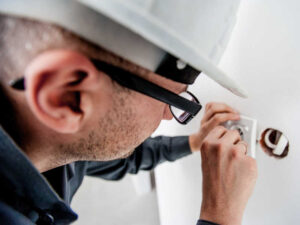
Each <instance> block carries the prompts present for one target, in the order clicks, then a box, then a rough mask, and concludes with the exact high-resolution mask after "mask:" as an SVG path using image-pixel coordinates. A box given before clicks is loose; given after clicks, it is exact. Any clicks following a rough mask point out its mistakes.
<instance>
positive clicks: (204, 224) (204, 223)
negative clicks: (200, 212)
mask: <svg viewBox="0 0 300 225" xmlns="http://www.w3.org/2000/svg"><path fill="white" fill-rule="evenodd" d="M197 225H220V224H217V223H213V222H209V221H207V220H198V223H197Z"/></svg>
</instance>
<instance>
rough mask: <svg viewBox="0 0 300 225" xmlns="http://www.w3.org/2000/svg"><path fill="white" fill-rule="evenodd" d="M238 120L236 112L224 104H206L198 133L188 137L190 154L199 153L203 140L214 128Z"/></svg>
mask: <svg viewBox="0 0 300 225" xmlns="http://www.w3.org/2000/svg"><path fill="white" fill-rule="evenodd" d="M239 119H240V116H239V114H238V112H237V111H235V110H234V109H232V108H231V107H229V106H228V105H226V104H223V103H213V102H211V103H208V104H206V107H205V112H204V116H203V118H202V120H201V126H200V130H199V132H197V133H195V134H192V135H191V136H190V137H189V143H190V147H191V150H192V152H195V151H200V149H201V145H202V143H203V140H204V139H205V137H206V136H207V135H208V134H209V132H210V131H212V130H213V129H214V128H215V127H216V126H218V125H220V124H221V123H224V122H226V121H228V120H239Z"/></svg>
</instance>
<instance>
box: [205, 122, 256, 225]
mask: <svg viewBox="0 0 300 225" xmlns="http://www.w3.org/2000/svg"><path fill="white" fill-rule="evenodd" d="M246 151H247V144H246V143H245V142H243V141H241V137H240V135H239V133H238V131H235V130H230V131H229V130H227V129H226V128H224V127H223V126H217V127H215V128H214V129H213V130H212V131H211V132H210V133H209V134H208V135H207V136H206V138H205V140H204V141H203V143H202V147H201V156H202V174H203V184H202V192H203V196H202V198H203V199H202V207H201V215H200V219H203V220H208V221H211V222H215V223H219V224H222V225H240V224H241V221H242V217H243V212H244V209H245V207H246V204H247V201H248V199H249V197H250V195H251V193H252V191H253V188H254V185H255V182H256V178H257V166H256V161H255V160H254V159H253V158H251V157H250V156H247V155H246Z"/></svg>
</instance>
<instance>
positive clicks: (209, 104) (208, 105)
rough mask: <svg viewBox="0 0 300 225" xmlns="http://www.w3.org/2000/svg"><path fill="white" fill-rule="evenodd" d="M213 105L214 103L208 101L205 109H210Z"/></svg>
mask: <svg viewBox="0 0 300 225" xmlns="http://www.w3.org/2000/svg"><path fill="white" fill-rule="evenodd" d="M211 105H212V103H211V102H209V103H207V104H206V106H205V109H206V110H208V109H210V108H211Z"/></svg>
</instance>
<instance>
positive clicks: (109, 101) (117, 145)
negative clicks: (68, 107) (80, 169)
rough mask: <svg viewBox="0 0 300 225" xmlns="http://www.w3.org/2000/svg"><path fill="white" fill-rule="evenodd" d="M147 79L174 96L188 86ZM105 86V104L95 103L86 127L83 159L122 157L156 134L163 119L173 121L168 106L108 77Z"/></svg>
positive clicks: (164, 80) (161, 78)
mask: <svg viewBox="0 0 300 225" xmlns="http://www.w3.org/2000/svg"><path fill="white" fill-rule="evenodd" d="M146 79H147V80H149V81H151V82H153V83H155V84H157V85H159V86H161V87H164V88H166V89H168V90H170V91H172V92H175V93H181V92H182V91H184V90H185V89H186V87H187V86H186V85H184V84H180V83H177V82H174V81H171V80H169V79H166V78H163V77H161V76H159V75H156V74H151V75H149V76H147V78H146ZM105 87H106V92H107V97H106V102H105V103H104V102H102V103H97V104H98V106H99V108H98V109H99V113H98V112H97V110H96V111H95V113H94V118H93V119H91V121H90V124H89V128H90V129H89V133H88V137H87V138H86V139H85V144H84V145H82V144H81V146H85V150H84V153H85V156H83V155H82V157H83V158H84V157H87V158H88V159H94V160H112V159H117V158H125V157H127V156H129V155H130V154H131V153H132V152H133V151H134V149H135V147H137V146H138V145H139V144H141V143H142V142H143V141H144V140H145V139H146V138H147V137H149V136H150V135H151V134H152V133H153V132H154V131H155V129H156V128H157V127H158V125H159V124H160V122H161V120H162V119H167V120H170V119H172V118H173V116H172V114H171V112H170V109H169V106H168V105H167V104H165V103H162V102H160V101H158V100H155V99H153V98H150V97H148V96H146V95H143V94H140V93H138V92H135V91H132V90H128V89H125V88H123V87H121V86H119V85H118V84H116V83H115V82H113V81H111V80H110V79H109V78H108V77H107V85H105ZM101 105H102V107H103V105H105V106H106V107H107V110H106V111H105V113H104V114H103V113H100V112H103V109H102V107H101ZM95 121H97V122H95ZM81 150H82V149H81ZM82 153H83V152H81V154H82Z"/></svg>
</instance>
